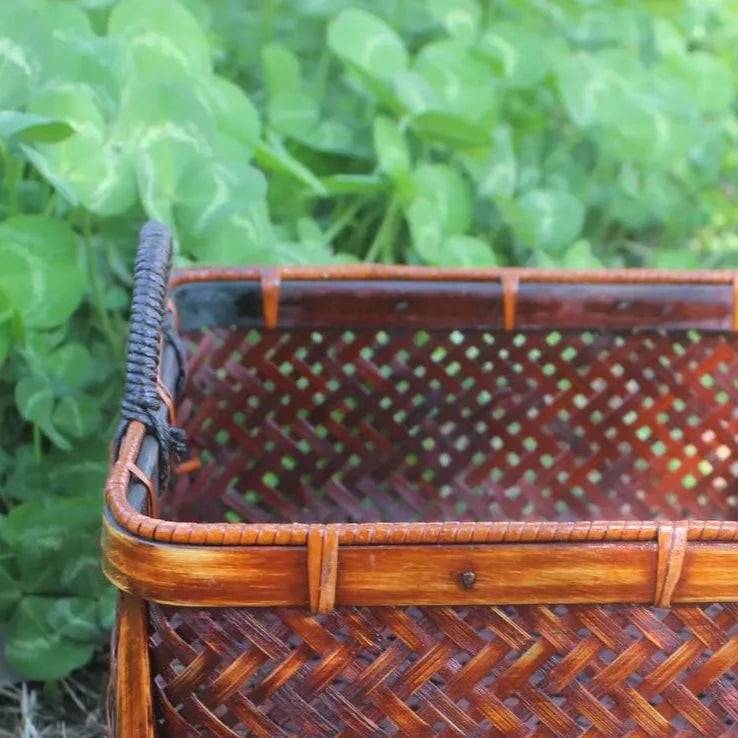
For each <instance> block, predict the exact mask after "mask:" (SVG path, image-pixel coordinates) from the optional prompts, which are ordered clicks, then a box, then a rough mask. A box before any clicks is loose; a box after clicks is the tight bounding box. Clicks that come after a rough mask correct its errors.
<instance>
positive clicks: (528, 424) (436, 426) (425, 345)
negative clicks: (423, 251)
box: [165, 328, 738, 522]
mask: <svg viewBox="0 0 738 738" xmlns="http://www.w3.org/2000/svg"><path fill="white" fill-rule="evenodd" d="M187 340H188V348H189V354H190V380H189V386H188V390H187V393H186V397H185V399H184V400H183V402H182V404H181V407H180V409H179V421H178V422H179V423H180V424H182V425H183V426H184V427H185V429H186V431H187V433H188V436H189V438H190V442H191V445H192V448H193V452H194V453H195V454H196V455H199V456H200V458H201V459H202V461H203V469H202V470H201V471H200V472H198V473H197V474H196V475H193V476H185V477H183V478H181V479H179V481H178V483H177V485H176V487H175V489H174V490H172V492H171V493H170V496H169V499H168V502H167V504H166V505H165V512H166V513H167V514H168V515H170V516H172V517H174V518H175V519H180V520H198V521H216V520H223V518H224V516H225V517H226V518H227V519H229V520H233V521H235V520H244V521H249V522H267V521H278V522H281V521H285V522H295V521H303V522H311V521H318V522H341V521H353V522H368V521H377V520H384V521H414V520H541V519H546V520H577V519H605V518H609V519H624V518H628V519H652V518H667V519H678V518H682V517H693V518H712V519H723V518H733V517H734V514H735V507H736V501H737V499H738V496H737V492H738V458H736V456H735V439H736V434H738V386H737V383H736V377H738V371H736V370H737V368H738V367H737V362H738V350H737V349H738V347H737V346H736V340H738V339H736V336H735V334H727V333H726V334H719V333H702V334H700V333H698V332H677V333H674V332H670V333H665V332H658V331H642V332H627V333H626V332H623V333H596V332H591V331H577V332H545V331H543V332H534V331H533V332H526V333H507V332H502V331H499V332H495V331H482V330H430V331H428V330H417V329H407V328H405V329H392V330H387V331H384V330H374V329H361V330H343V329H337V328H325V329H320V330H314V331H313V330H297V329H295V330H281V329H280V330H275V331H260V330H248V331H247V330H236V329H233V330H229V329H223V328H215V329H213V328H211V329H209V330H208V331H207V332H206V333H191V334H189V335H188V336H187Z"/></svg>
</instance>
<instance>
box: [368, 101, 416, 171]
mask: <svg viewBox="0 0 738 738" xmlns="http://www.w3.org/2000/svg"><path fill="white" fill-rule="evenodd" d="M374 150H375V151H376V153H377V159H378V160H379V168H380V169H381V170H382V171H383V172H385V173H386V174H388V175H389V176H390V177H392V179H395V180H399V179H402V178H404V177H406V176H407V175H408V173H409V171H410V152H409V150H408V147H407V142H406V141H405V137H404V136H403V134H402V132H401V131H400V129H399V127H398V126H397V124H396V123H395V122H394V121H393V120H391V119H390V118H386V117H385V116H379V117H377V118H375V119H374Z"/></svg>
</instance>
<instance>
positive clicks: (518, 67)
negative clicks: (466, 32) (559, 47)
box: [479, 23, 554, 88]
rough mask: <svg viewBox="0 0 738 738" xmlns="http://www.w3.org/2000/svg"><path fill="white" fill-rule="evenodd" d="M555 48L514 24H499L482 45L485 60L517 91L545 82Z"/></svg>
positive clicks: (540, 37)
mask: <svg viewBox="0 0 738 738" xmlns="http://www.w3.org/2000/svg"><path fill="white" fill-rule="evenodd" d="M553 48H554V43H553V42H552V40H551V39H550V38H549V37H546V36H543V35H539V34H537V33H533V32H531V31H529V30H527V29H526V28H524V27H521V25H520V24H512V23H496V24H495V25H494V26H493V27H492V28H491V30H489V31H487V33H485V34H484V36H483V37H482V40H481V42H480V45H479V49H480V52H481V54H482V55H483V56H484V58H485V59H487V60H488V61H490V62H492V64H493V65H494V68H495V69H496V71H497V73H498V74H499V76H501V77H502V79H503V80H504V81H505V83H506V84H507V85H508V86H510V87H514V88H522V87H531V86H533V85H536V84H538V83H540V82H541V81H542V80H543V78H544V77H545V76H546V74H548V72H549V70H550V67H551V59H550V54H551V52H552V51H553Z"/></svg>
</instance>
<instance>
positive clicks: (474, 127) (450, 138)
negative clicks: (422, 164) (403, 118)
mask: <svg viewBox="0 0 738 738" xmlns="http://www.w3.org/2000/svg"><path fill="white" fill-rule="evenodd" d="M410 126H411V127H412V129H413V130H414V131H415V133H416V134H417V135H418V136H419V137H420V138H424V139H429V140H431V141H433V142H437V143H442V144H446V145H447V146H454V147H468V146H483V145H484V144H486V143H489V137H490V134H489V128H487V127H486V126H483V125H479V124H477V123H472V122H470V121H468V120H467V119H466V118H462V117H460V116H458V115H455V114H454V113H446V112H443V111H440V110H426V111H425V112H423V113H418V114H417V115H414V116H412V118H410Z"/></svg>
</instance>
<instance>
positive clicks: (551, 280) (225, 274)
mask: <svg viewBox="0 0 738 738" xmlns="http://www.w3.org/2000/svg"><path fill="white" fill-rule="evenodd" d="M263 277H278V278H280V279H281V280H284V281H312V280H316V281H320V280H325V281H330V280H348V281H351V280H390V279H392V280H402V281H404V280H407V281H431V282H437V281H440V282H442V281H449V282H459V281H475V282H485V281H490V282H493V281H497V282H502V281H504V280H507V279H516V280H517V281H518V282H521V283H529V282H539V283H543V284H675V285H679V284H722V285H733V286H734V289H736V291H738V271H733V270H727V269H712V270H709V269H703V270H687V269H642V268H632V269H631V268H623V269H539V268H534V267H483V268H469V267H428V266H414V265H413V266H411V265H403V264H328V265H324V266H249V267H187V268H179V269H175V270H173V272H172V275H171V277H170V280H169V287H170V290H171V289H174V288H175V287H179V286H181V285H184V284H192V283H196V282H236V281H259V280H260V279H262V278H263Z"/></svg>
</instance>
